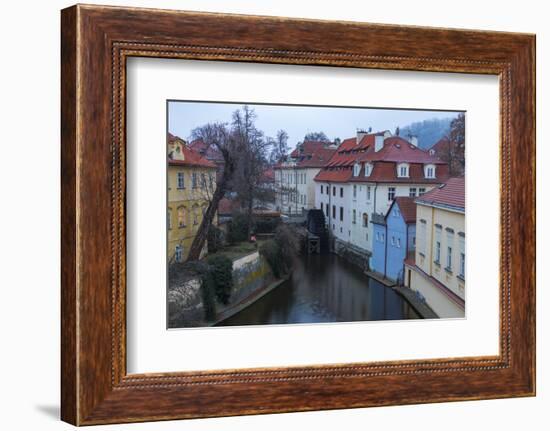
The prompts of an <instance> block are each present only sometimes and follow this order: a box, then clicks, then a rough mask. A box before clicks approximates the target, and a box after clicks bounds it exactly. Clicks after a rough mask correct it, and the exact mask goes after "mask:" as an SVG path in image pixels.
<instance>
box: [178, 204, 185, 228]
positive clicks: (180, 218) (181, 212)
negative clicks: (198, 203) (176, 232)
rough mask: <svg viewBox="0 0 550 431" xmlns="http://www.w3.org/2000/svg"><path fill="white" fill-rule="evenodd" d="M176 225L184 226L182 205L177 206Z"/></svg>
mask: <svg viewBox="0 0 550 431" xmlns="http://www.w3.org/2000/svg"><path fill="white" fill-rule="evenodd" d="M178 227H185V209H184V208H183V207H179V208H178Z"/></svg>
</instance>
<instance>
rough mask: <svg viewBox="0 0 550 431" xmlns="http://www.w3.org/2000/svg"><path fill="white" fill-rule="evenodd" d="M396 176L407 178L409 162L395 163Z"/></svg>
mask: <svg viewBox="0 0 550 431" xmlns="http://www.w3.org/2000/svg"><path fill="white" fill-rule="evenodd" d="M397 177H398V178H408V177H409V164H408V163H398V164H397Z"/></svg>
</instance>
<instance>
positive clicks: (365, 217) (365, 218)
mask: <svg viewBox="0 0 550 431" xmlns="http://www.w3.org/2000/svg"><path fill="white" fill-rule="evenodd" d="M363 227H369V215H368V214H367V213H363Z"/></svg>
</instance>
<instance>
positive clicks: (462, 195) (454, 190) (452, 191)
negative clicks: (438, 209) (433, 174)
mask: <svg viewBox="0 0 550 431" xmlns="http://www.w3.org/2000/svg"><path fill="white" fill-rule="evenodd" d="M465 201H466V189H465V184H464V177H454V178H449V179H448V180H447V182H445V183H444V184H442V185H441V186H439V187H436V188H435V189H433V190H430V191H429V192H428V193H425V194H423V195H422V196H421V197H419V198H417V199H416V202H417V203H418V204H425V205H434V206H443V207H448V208H450V209H456V210H461V211H464V208H465Z"/></svg>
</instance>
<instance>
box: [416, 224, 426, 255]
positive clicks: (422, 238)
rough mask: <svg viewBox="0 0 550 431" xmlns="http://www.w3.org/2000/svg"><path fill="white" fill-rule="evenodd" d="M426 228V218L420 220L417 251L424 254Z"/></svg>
mask: <svg viewBox="0 0 550 431" xmlns="http://www.w3.org/2000/svg"><path fill="white" fill-rule="evenodd" d="M426 230H427V223H426V220H420V236H419V246H418V251H419V252H420V253H421V254H423V255H424V256H425V255H426Z"/></svg>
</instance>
